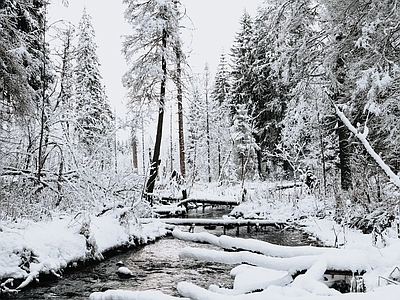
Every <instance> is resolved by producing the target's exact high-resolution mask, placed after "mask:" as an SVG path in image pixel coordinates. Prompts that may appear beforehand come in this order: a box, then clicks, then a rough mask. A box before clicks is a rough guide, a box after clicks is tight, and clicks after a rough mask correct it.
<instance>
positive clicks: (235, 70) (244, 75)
mask: <svg viewBox="0 0 400 300" xmlns="http://www.w3.org/2000/svg"><path fill="white" fill-rule="evenodd" d="M240 26H241V27H240V31H239V32H238V33H237V35H236V38H235V43H234V46H233V47H232V49H231V52H232V54H231V56H232V64H233V65H232V72H231V76H232V87H231V96H230V100H231V107H232V115H234V114H235V113H236V105H238V104H246V105H248V107H251V106H252V103H253V102H254V99H253V91H252V82H251V79H252V78H251V65H252V63H253V55H252V37H253V21H252V19H251V16H250V15H249V13H248V12H247V11H244V13H243V15H242V17H241V19H240Z"/></svg>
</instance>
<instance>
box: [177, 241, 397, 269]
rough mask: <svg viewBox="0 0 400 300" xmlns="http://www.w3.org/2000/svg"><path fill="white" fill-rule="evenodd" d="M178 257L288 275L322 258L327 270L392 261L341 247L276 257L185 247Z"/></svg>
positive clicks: (385, 263) (308, 266) (366, 267)
mask: <svg viewBox="0 0 400 300" xmlns="http://www.w3.org/2000/svg"><path fill="white" fill-rule="evenodd" d="M179 256H180V257H181V258H190V259H196V260H202V261H210V262H219V263H226V264H241V263H248V264H251V265H254V266H259V267H263V268H269V269H274V270H281V271H288V272H289V273H290V274H295V273H296V272H299V271H304V270H308V269H310V268H311V267H312V266H313V265H314V264H315V263H316V262H317V261H320V260H321V259H322V260H323V261H325V262H326V270H336V271H351V272H361V271H370V270H372V269H374V268H377V267H380V266H383V265H390V264H391V262H390V261H388V260H387V259H385V258H383V257H382V256H381V255H380V254H376V253H371V252H370V251H364V250H357V249H354V250H347V249H341V250H339V251H337V252H327V253H324V254H319V255H304V256H296V257H285V258H279V257H268V256H265V255H261V254H256V253H251V252H247V251H240V252H223V251H216V250H207V249H198V248H192V247H186V248H184V249H182V250H181V252H180V253H179ZM324 271H325V270H324ZM322 274H323V273H322ZM321 276H322V275H321Z"/></svg>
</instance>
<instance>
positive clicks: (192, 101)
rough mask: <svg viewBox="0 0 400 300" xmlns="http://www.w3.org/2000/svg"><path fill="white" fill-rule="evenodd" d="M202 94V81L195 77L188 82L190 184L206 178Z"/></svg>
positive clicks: (188, 161) (188, 160)
mask: <svg viewBox="0 0 400 300" xmlns="http://www.w3.org/2000/svg"><path fill="white" fill-rule="evenodd" d="M202 94H203V84H202V80H201V78H200V77H199V76H196V75H195V76H193V77H192V78H191V80H190V89H189V114H188V142H187V163H188V167H189V172H188V176H189V178H190V181H191V183H194V182H197V181H200V180H203V179H204V178H205V177H206V171H205V170H204V166H206V162H205V161H204V158H205V157H207V154H206V151H205V149H206V142H205V139H204V132H205V130H206V128H205V123H206V122H205V119H204V118H205V114H204V109H205V103H204V97H203V96H202Z"/></svg>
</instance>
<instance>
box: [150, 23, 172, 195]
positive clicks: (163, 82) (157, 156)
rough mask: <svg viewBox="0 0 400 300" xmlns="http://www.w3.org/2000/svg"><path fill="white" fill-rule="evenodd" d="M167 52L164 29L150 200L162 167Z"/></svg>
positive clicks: (165, 31) (164, 31) (151, 167)
mask: <svg viewBox="0 0 400 300" xmlns="http://www.w3.org/2000/svg"><path fill="white" fill-rule="evenodd" d="M166 50H167V30H166V29H164V30H163V36H162V51H163V56H162V60H161V68H162V72H163V77H162V79H161V87H160V103H159V108H158V123H157V134H156V141H155V144H154V153H153V161H152V163H151V166H150V176H149V179H148V180H147V183H146V194H147V196H150V198H152V197H151V194H152V193H153V191H154V186H155V183H156V178H157V173H158V168H159V166H160V150H161V140H162V129H163V122H164V106H165V89H166V82H167V61H166V58H165V53H166Z"/></svg>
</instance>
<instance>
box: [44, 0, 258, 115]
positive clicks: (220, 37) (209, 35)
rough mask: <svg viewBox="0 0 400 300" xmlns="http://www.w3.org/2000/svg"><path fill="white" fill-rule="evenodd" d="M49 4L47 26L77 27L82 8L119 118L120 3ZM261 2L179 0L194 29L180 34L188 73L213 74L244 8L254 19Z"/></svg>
mask: <svg viewBox="0 0 400 300" xmlns="http://www.w3.org/2000/svg"><path fill="white" fill-rule="evenodd" d="M52 2H53V4H52V6H51V7H50V12H49V18H50V23H51V22H54V21H57V20H59V19H65V20H68V21H70V22H72V23H73V24H74V25H76V26H78V22H79V20H80V18H81V16H82V12H83V7H84V6H86V10H87V12H88V13H89V14H90V15H91V16H92V22H93V27H94V29H95V32H96V43H97V45H98V52H97V54H98V56H99V60H100V63H101V70H100V71H101V73H102V76H103V83H104V84H105V85H106V91H107V95H108V97H109V99H110V102H111V104H112V106H113V107H116V109H117V115H118V116H123V115H124V111H125V105H124V104H123V98H124V95H125V90H124V88H123V86H122V83H121V77H122V75H123V74H124V73H125V71H126V69H127V68H126V64H125V60H124V58H123V56H122V54H121V48H122V46H121V43H122V38H121V36H122V35H124V34H129V33H130V27H129V26H128V25H127V24H126V22H125V20H124V17H123V13H124V9H125V6H124V5H123V4H122V0H69V7H68V8H65V7H63V5H62V4H61V0H52ZM262 2H263V0H182V3H183V4H184V5H185V6H186V9H187V15H188V16H189V17H190V18H191V20H192V22H193V26H194V31H193V32H192V33H187V34H185V35H184V42H185V43H186V46H187V47H188V48H189V49H191V53H190V54H189V55H188V60H189V63H190V65H191V66H192V70H193V71H195V72H202V71H203V70H204V66H205V64H206V63H208V64H209V66H210V71H211V72H212V73H214V72H215V70H216V68H217V66H218V62H219V58H220V55H221V53H222V51H223V49H224V51H225V52H226V53H229V50H230V48H231V46H232V44H233V41H234V37H235V34H236V32H237V31H238V30H239V19H240V17H241V16H242V14H243V11H244V9H246V10H247V11H248V12H249V13H250V14H251V15H252V16H254V15H255V13H256V9H257V7H258V5H260V4H261V3H262ZM111 3H112V4H111Z"/></svg>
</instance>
